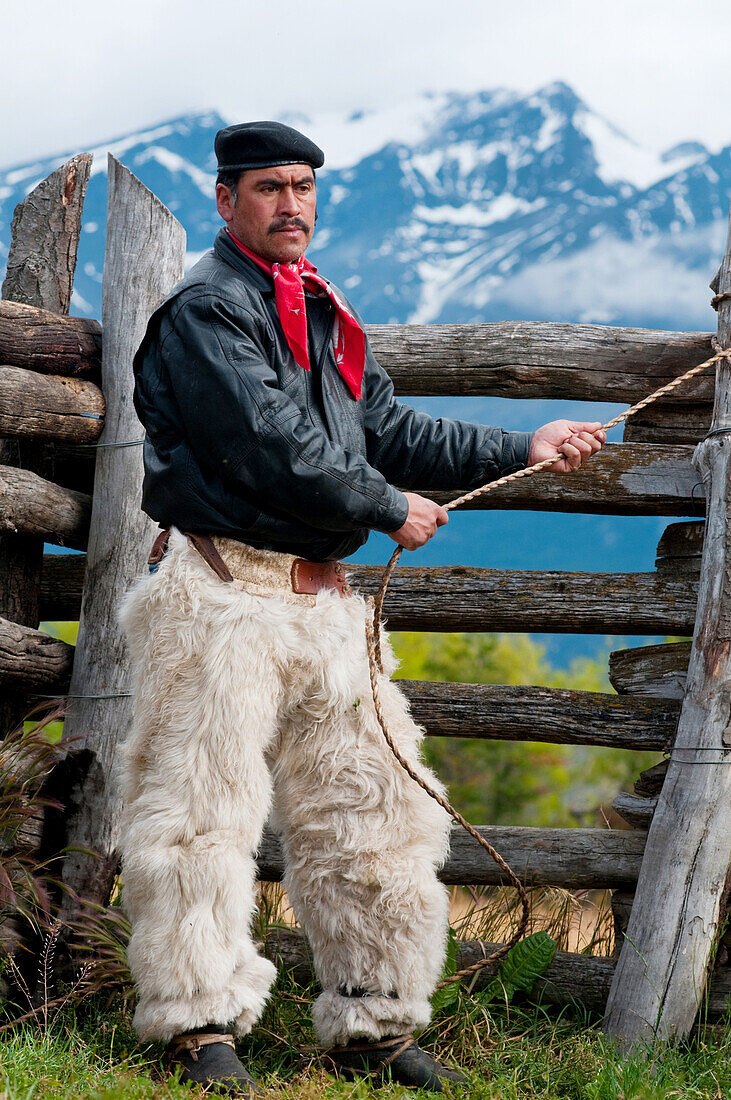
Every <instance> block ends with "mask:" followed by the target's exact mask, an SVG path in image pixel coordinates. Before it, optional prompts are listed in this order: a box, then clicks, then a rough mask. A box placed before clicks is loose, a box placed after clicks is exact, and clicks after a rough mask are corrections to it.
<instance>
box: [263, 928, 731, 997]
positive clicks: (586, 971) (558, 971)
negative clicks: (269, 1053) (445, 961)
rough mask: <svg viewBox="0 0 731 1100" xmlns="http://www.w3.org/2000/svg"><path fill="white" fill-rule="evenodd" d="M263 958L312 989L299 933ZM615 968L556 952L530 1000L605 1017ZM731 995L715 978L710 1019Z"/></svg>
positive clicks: (471, 952)
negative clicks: (600, 1013) (604, 1012)
mask: <svg viewBox="0 0 731 1100" xmlns="http://www.w3.org/2000/svg"><path fill="white" fill-rule="evenodd" d="M499 946H500V945H499V944H497V943H489V942H483V943H480V942H478V941H477V940H458V941H457V967H458V969H461V968H462V967H465V966H470V965H471V964H472V963H475V962H477V960H478V959H484V957H485V955H491V954H492V953H493V951H496V950H497V949H498V947H499ZM264 954H265V955H266V956H267V958H269V959H271V960H272V962H273V963H274V964H275V965H276V966H277V967H279V968H280V969H281V970H284V971H286V972H287V973H288V974H289V975H290V976H291V977H292V978H293V979H294V981H295V982H297V983H299V984H300V985H304V986H306V985H310V983H311V982H312V980H313V978H314V976H315V974H314V968H313V965H312V954H311V952H310V948H309V944H308V943H307V940H306V939H305V937H304V936H303V935H302V933H301V932H299V931H298V930H296V929H293V928H278V927H276V926H272V927H270V928H268V929H267V932H266V938H265V941H264ZM499 965H500V962H497V963H496V964H494V965H491V966H486V967H485V968H484V969H483V970H481V971H479V972H478V974H477V977H476V978H475V980H474V981H475V985H474V988H475V989H484V988H485V986H486V985H487V984H488V983H489V982H490V981H491V979H492V978H493V977H494V975H495V973H496V971H497V968H498V967H499ZM614 967H615V962H614V960H613V959H610V958H605V957H603V956H597V955H577V954H574V953H573V952H569V951H557V952H556V954H555V955H554V957H553V961H552V962H551V964H550V966H549V967H548V969H547V970H546V973H545V974H544V975H543V977H542V978H539V979H538V981H537V982H536V984H535V985H534V987H533V990H532V992H531V995H532V996H533V997H534V998H536V999H538V1000H540V1001H541V1002H544V1001H545V1002H547V1003H549V1004H558V1005H581V1006H583V1007H584V1008H585V1009H587V1010H588V1011H590V1012H596V1013H599V1012H603V1011H604V1007H605V1005H606V1001H607V996H608V994H609V988H610V986H611V983H612V975H613V973H614ZM729 992H731V972H729V971H722V972H717V973H716V974H715V975H714V978H713V982H712V985H711V990H710V995H709V999H708V1011H709V1015H711V1016H714V1017H715V1016H722V1015H725V1013H726V1005H725V1002H726V998H727V997H728V995H729Z"/></svg>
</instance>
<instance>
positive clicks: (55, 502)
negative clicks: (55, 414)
mask: <svg viewBox="0 0 731 1100" xmlns="http://www.w3.org/2000/svg"><path fill="white" fill-rule="evenodd" d="M90 513H91V501H90V499H89V497H88V496H86V495H85V494H84V493H77V492H76V491H75V490H73V489H63V488H62V487H61V486H60V485H54V484H53V483H52V482H50V481H46V480H45V478H42V477H39V476H38V474H34V473H32V472H31V471H30V470H19V469H16V468H15V466H0V531H10V532H12V533H13V534H17V535H30V536H32V537H33V538H37V539H45V540H46V541H48V542H53V543H58V544H59V545H60V546H72V547H74V549H79V550H80V549H83V547H85V546H86V540H87V536H88V531H89V516H90ZM42 560H43V559H42V557H41V561H42ZM38 588H39V590H40V577H39V578H38ZM37 606H38V594H36V607H37Z"/></svg>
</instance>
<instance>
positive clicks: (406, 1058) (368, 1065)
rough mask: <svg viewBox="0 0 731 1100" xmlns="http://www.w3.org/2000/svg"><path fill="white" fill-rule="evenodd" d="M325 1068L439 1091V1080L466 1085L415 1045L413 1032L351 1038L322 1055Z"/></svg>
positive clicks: (461, 1078)
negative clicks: (378, 1037) (389, 1078)
mask: <svg viewBox="0 0 731 1100" xmlns="http://www.w3.org/2000/svg"><path fill="white" fill-rule="evenodd" d="M323 1061H324V1063H325V1066H326V1068H327V1069H329V1070H331V1071H332V1072H333V1073H335V1074H336V1075H339V1076H342V1077H347V1078H348V1079H349V1080H350V1079H352V1078H353V1077H373V1078H377V1079H379V1080H381V1079H383V1078H385V1079H388V1077H389V1075H390V1077H391V1079H392V1080H394V1081H398V1083H399V1084H400V1085H413V1086H414V1087H415V1088H422V1089H428V1090H429V1091H430V1092H442V1091H443V1090H442V1081H452V1082H453V1083H454V1084H455V1085H466V1084H467V1079H466V1078H465V1077H464V1076H463V1075H462V1074H461V1073H457V1072H455V1070H452V1069H447V1067H446V1066H443V1065H442V1064H441V1062H437V1060H436V1058H432V1056H431V1054H427V1052H426V1051H425V1050H422V1049H421V1047H419V1046H417V1045H416V1040H415V1039H414V1036H413V1035H395V1036H393V1035H392V1036H388V1037H387V1038H385V1039H379V1040H378V1041H377V1042H373V1043H371V1042H367V1041H366V1040H364V1039H354V1040H353V1041H352V1042H350V1043H348V1044H347V1046H344V1047H331V1048H330V1050H327V1051H325V1053H324V1054H323Z"/></svg>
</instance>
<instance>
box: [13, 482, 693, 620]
mask: <svg viewBox="0 0 731 1100" xmlns="http://www.w3.org/2000/svg"><path fill="white" fill-rule="evenodd" d="M0 470H1V468H0ZM83 571H84V564H83V558H81V556H80V555H75V554H73V555H68V554H46V555H45V558H44V570H43V578H42V582H41V617H42V619H43V620H49V619H75V618H78V609H79V608H80V601H81V585H82V583H83ZM381 573H382V571H381V569H380V568H379V567H378V566H375V565H370V566H368V565H358V566H351V567H349V569H348V575H349V577H350V579H351V582H352V584H353V585H354V586H355V587H356V588H357V589H358V590H359V591H361V592H362V593H363V594H364V595H373V594H374V593H375V592H376V589H377V588H378V585H379V583H380V579H381ZM696 591H697V583H696V581H695V579H694V578H692V577H679V578H672V577H665V576H662V575H660V574H658V573H561V572H551V573H541V572H538V571H537V570H536V571H533V570H510V569H505V570H503V569H477V568H468V567H466V566H434V567H429V568H425V569H418V568H416V567H415V566H405V567H403V568H400V569H397V570H396V572H395V573H394V577H393V580H392V581H391V585H390V588H389V591H388V595H387V597H386V607H385V610H386V617H387V619H388V626H389V629H390V630H430V631H431V630H434V631H452V630H459V631H464V630H466V631H525V630H528V631H548V632H550V633H565V634H570V633H592V632H594V633H598V634H611V633H617V634H670V633H674V634H681V633H687V632H689V631H692V629H693V621H694V616H695V602H696Z"/></svg>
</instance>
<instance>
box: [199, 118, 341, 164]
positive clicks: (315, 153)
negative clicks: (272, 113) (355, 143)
mask: <svg viewBox="0 0 731 1100" xmlns="http://www.w3.org/2000/svg"><path fill="white" fill-rule="evenodd" d="M213 147H214V149H215V151H216V156H217V157H218V171H219V172H235V171H242V172H245V171H246V170H247V169H248V168H269V167H271V166H273V165H277V164H310V165H311V166H312V167H313V168H321V167H322V165H323V164H324V163H325V154H324V153H323V151H322V149H319V148H318V147H317V145H315V143H314V141H310V139H309V138H306V137H305V135H304V134H301V133H300V132H299V130H293V129H292V127H291V126H284V125H283V124H282V123H281V122H241V123H239V124H238V125H236V126H227V127H226V129H225V130H219V131H218V133H217V134H216V140H215V142H214V146H213Z"/></svg>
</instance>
